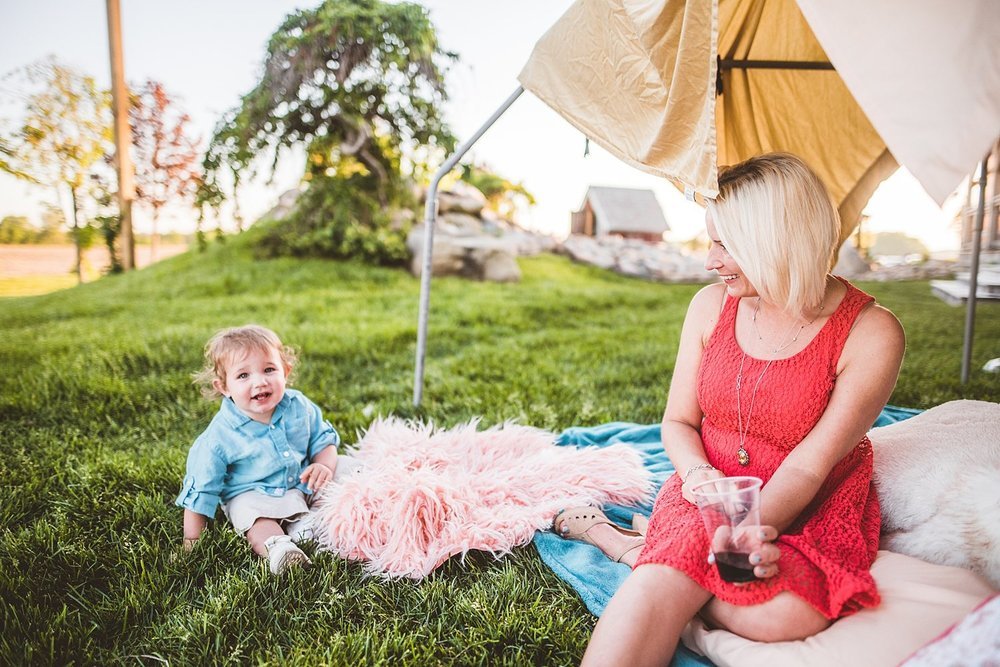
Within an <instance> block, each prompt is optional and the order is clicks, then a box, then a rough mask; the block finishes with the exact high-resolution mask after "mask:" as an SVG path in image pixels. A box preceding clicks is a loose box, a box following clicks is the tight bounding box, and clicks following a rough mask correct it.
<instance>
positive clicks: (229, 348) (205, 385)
mask: <svg viewBox="0 0 1000 667" xmlns="http://www.w3.org/2000/svg"><path fill="white" fill-rule="evenodd" d="M248 350H259V351H262V352H270V351H271V350H276V351H277V352H278V355H279V357H280V358H281V363H282V365H283V366H284V367H285V371H286V372H288V373H289V378H288V384H291V372H292V369H294V368H295V364H296V362H297V361H298V357H297V356H296V354H295V350H294V349H292V348H291V347H289V346H287V345H284V344H283V343H282V342H281V339H280V338H278V334H276V333H274V332H273V331H271V330H270V329H268V328H267V327H262V326H260V325H257V324H248V325H246V326H242V327H233V328H231V329H222V330H221V331H217V332H216V333H215V335H214V336H212V337H211V338H210V339H209V340H208V343H206V344H205V366H204V367H203V368H202V369H201V370H200V371H198V372H197V373H195V374H194V383H195V384H197V385H200V386H201V395H202V396H204V397H205V398H208V399H215V398H218V397H219V396H221V395H222V394H221V393H220V392H219V390H218V389H216V388H215V384H214V381H215V380H219V381H221V382H222V384H223V386H224V385H225V384H226V367H227V365H228V364H230V363H232V361H233V358H234V357H235V356H236V354H237V353H239V352H246V351H248Z"/></svg>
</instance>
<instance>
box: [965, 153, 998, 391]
mask: <svg viewBox="0 0 1000 667" xmlns="http://www.w3.org/2000/svg"><path fill="white" fill-rule="evenodd" d="M992 152H993V151H992V150H990V151H989V152H987V153H986V156H985V157H983V162H982V165H981V166H980V168H979V206H978V208H977V209H976V220H975V222H974V223H973V224H972V257H971V258H970V260H969V301H968V303H967V304H966V306H965V336H964V337H963V339H962V377H961V381H962V384H965V383H966V382H968V381H969V365H970V361H971V359H972V332H973V329H974V328H975V325H976V292H977V290H978V289H979V251H980V249H981V246H982V236H983V218H984V217H985V214H986V176H987V169H988V165H989V162H990V154H991V153H992Z"/></svg>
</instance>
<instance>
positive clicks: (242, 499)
mask: <svg viewBox="0 0 1000 667" xmlns="http://www.w3.org/2000/svg"><path fill="white" fill-rule="evenodd" d="M222 511H223V512H224V513H225V515H226V518H227V519H229V523H231V524H233V530H235V531H236V532H237V533H239V534H240V535H243V534H245V533H246V532H247V531H248V530H250V527H251V526H253V524H254V521H256V520H257V519H274V520H275V521H277V522H278V523H281V524H284V523H288V522H291V521H295V520H296V519H301V518H302V517H304V516H305V515H306V514H308V513H309V504H308V503H307V502H306V495H305V494H304V493H302V492H301V491H299V490H298V489H290V490H288V491H286V492H285V495H283V496H269V495H267V494H266V493H261V492H260V491H257V490H253V491H247V492H246V493H241V494H240V495H238V496H236V497H234V498H231V499H230V500H229V502H228V503H223V504H222Z"/></svg>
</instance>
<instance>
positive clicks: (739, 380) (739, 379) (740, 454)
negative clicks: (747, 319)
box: [736, 350, 774, 466]
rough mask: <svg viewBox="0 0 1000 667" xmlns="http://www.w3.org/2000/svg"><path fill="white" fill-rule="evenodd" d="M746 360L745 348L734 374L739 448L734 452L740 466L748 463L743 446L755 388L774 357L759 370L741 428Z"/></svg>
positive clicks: (747, 431)
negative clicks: (741, 403)
mask: <svg viewBox="0 0 1000 667" xmlns="http://www.w3.org/2000/svg"><path fill="white" fill-rule="evenodd" d="M746 360H747V353H746V350H744V351H743V356H742V357H741V358H740V371H739V373H737V374H736V417H737V419H738V420H739V426H738V428H739V431H738V433H739V436H740V448H739V451H737V452H736V460H737V461H739V462H740V465H741V466H748V465H750V454H748V453H747V450H746V447H745V446H744V445H745V444H746V441H747V434H748V433H750V418H751V417H752V416H753V406H754V403H755V402H756V400H757V388H758V387H760V381H761V380H763V379H764V373H766V372H767V369H768V368H770V367H771V363H772V362H774V359H768V361H767V363H766V364H764V370H762V371H761V372H760V375H759V376H757V382H755V383H754V385H753V392H751V394H750V409H749V410H747V427H746V430H744V429H743V409H742V406H741V405H740V394H741V393H742V389H743V363H744V362H745V361H746Z"/></svg>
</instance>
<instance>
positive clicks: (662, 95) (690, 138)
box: [414, 0, 1000, 405]
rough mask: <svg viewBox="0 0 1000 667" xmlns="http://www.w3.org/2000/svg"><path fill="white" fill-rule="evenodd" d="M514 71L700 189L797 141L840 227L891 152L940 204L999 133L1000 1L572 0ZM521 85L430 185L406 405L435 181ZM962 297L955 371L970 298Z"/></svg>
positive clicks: (617, 150) (612, 145)
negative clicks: (727, 168)
mask: <svg viewBox="0 0 1000 667" xmlns="http://www.w3.org/2000/svg"><path fill="white" fill-rule="evenodd" d="M519 80H520V83H521V84H522V86H523V89H527V90H529V91H530V92H532V93H533V94H535V95H536V96H538V97H539V98H540V99H541V100H543V101H544V102H546V103H547V104H548V105H549V106H551V107H552V108H553V109H554V110H555V111H557V112H558V113H559V114H560V115H562V116H563V117H564V118H565V119H566V120H567V121H568V122H570V123H572V124H573V125H574V126H576V127H577V128H578V129H580V130H581V131H582V132H583V133H584V134H585V135H586V136H588V137H589V138H590V139H592V140H594V141H596V142H597V143H599V144H601V145H602V146H603V147H604V148H605V149H607V150H608V151H609V152H611V153H612V154H614V155H616V156H617V157H619V158H620V159H622V160H624V161H625V162H627V163H629V164H631V165H633V166H635V167H637V168H639V169H642V170H644V171H647V172H650V173H654V174H659V175H661V176H663V177H665V178H668V179H670V180H671V181H673V182H674V183H675V184H677V185H678V187H680V188H682V189H683V190H684V191H685V192H686V193H687V194H688V195H689V196H691V197H692V198H695V199H698V198H702V197H712V196H714V195H715V194H716V193H717V181H716V173H717V166H718V165H719V164H731V163H734V162H738V161H740V160H743V159H746V158H747V157H750V156H752V155H756V154H759V153H762V152H767V151H774V150H784V151H789V152H792V153H796V154H798V155H800V156H801V157H803V158H804V159H805V160H806V161H807V162H808V163H809V164H810V165H811V166H813V168H814V169H816V171H817V172H818V173H819V175H820V177H821V178H823V180H824V181H825V183H826V184H827V187H828V188H829V189H830V191H831V195H832V196H833V197H834V199H835V201H836V204H837V205H838V207H839V210H840V214H841V219H842V224H843V228H842V236H843V237H844V238H846V237H847V235H848V234H849V233H850V231H851V230H852V229H853V228H854V226H855V225H856V224H857V221H858V219H859V216H860V212H861V210H862V209H863V208H864V206H865V204H866V203H867V201H868V199H869V197H870V196H871V194H872V192H874V190H875V188H876V187H877V186H878V184H879V183H880V182H881V181H882V180H883V179H884V178H886V177H887V176H888V175H889V174H891V173H892V171H894V170H895V168H896V167H897V162H898V163H901V164H903V165H905V166H906V167H907V168H908V169H909V170H910V172H911V173H913V175H914V176H915V177H916V178H917V179H918V180H919V181H920V182H921V184H922V185H923V186H924V188H925V189H926V190H927V191H928V193H929V194H930V195H931V196H932V197H933V198H934V199H935V200H936V201H937V202H938V203H939V204H940V203H942V202H943V201H944V199H945V197H947V195H948V194H949V193H950V192H951V191H952V190H954V189H955V187H956V186H958V184H959V183H960V182H961V180H962V179H963V177H964V176H965V175H966V174H967V173H968V172H969V171H970V170H971V169H972V168H973V167H974V166H975V164H976V162H977V161H978V160H980V159H981V158H982V157H983V155H984V154H985V153H986V152H987V151H988V150H989V148H990V147H991V146H992V145H993V144H994V142H995V140H996V138H997V136H998V133H1000V2H997V1H996V0H954V1H953V2H947V3H945V2H938V1H934V0H916V1H914V0H880V1H879V2H878V3H874V4H873V3H862V2H861V0H840V1H839V2H837V3H830V2H821V1H820V0H798V3H796V2H795V0H578V1H577V2H576V3H575V4H574V5H572V6H571V7H570V9H569V10H568V11H567V12H566V14H565V15H564V16H563V17H562V18H561V19H560V20H559V21H558V22H557V23H556V24H555V25H554V26H553V27H552V28H551V29H550V30H549V31H548V32H547V33H546V34H545V35H544V36H543V37H542V38H541V39H540V40H539V42H538V44H537V45H536V47H535V50H534V52H533V53H532V56H531V58H530V59H529V61H528V63H527V64H526V65H525V67H524V69H523V70H522V72H521V75H520V77H519ZM523 89H522V88H518V89H517V90H516V91H515V92H514V93H513V94H512V95H511V97H510V98H508V100H507V101H506V102H505V103H504V104H503V105H502V106H501V107H500V109H498V110H497V112H496V113H495V114H494V115H493V117H491V118H490V119H489V120H488V121H487V123H486V124H484V125H483V127H482V128H480V130H479V131H478V132H477V133H476V134H475V135H474V136H473V137H472V138H471V139H470V140H469V141H467V142H466V143H465V144H464V145H463V146H462V147H460V148H459V150H458V152H457V153H456V154H455V155H453V156H452V157H451V158H450V159H449V160H448V161H447V162H446V164H445V165H444V167H442V169H441V171H439V173H438V175H437V176H435V179H434V181H433V182H432V184H431V190H430V192H429V195H428V200H427V201H428V203H427V208H426V215H425V220H426V223H427V233H426V234H425V236H424V244H425V245H424V271H423V274H422V285H421V300H420V321H419V323H418V335H417V360H416V373H415V377H414V404H416V405H419V404H420V400H421V397H422V393H423V365H424V355H425V348H426V338H427V316H428V314H429V295H430V270H429V265H430V257H431V251H432V243H433V225H434V218H435V208H436V204H435V190H436V186H437V183H438V181H439V180H440V178H441V177H442V176H443V175H444V174H445V173H447V172H448V171H449V170H450V169H451V168H452V167H454V165H455V164H456V163H457V162H458V160H459V159H461V157H462V155H464V153H465V152H466V151H467V150H468V149H469V148H470V147H471V146H472V144H473V143H475V141H476V140H477V139H478V138H479V137H480V136H481V135H482V134H483V133H484V132H485V131H486V130H487V129H488V128H489V126H490V125H492V123H493V122H494V121H495V120H496V119H497V118H498V117H499V116H500V115H501V114H502V113H503V112H504V111H505V110H506V109H507V108H508V107H509V106H510V105H511V104H512V103H513V102H514V101H515V100H516V99H517V97H518V96H519V95H520V94H521V92H522V90H523ZM981 224H982V215H981V212H980V216H979V226H980V228H981ZM975 236H976V237H978V232H977V234H976V235H975ZM976 252H978V248H977V251H976ZM977 256H978V255H977V254H976V255H974V259H975V258H976V257H977ZM975 268H976V267H974V269H975ZM973 277H975V270H974V271H973ZM972 289H973V290H974V289H975V281H974V280H973V285H972ZM972 294H974V292H972ZM968 307H969V314H970V315H969V316H968V317H967V326H966V350H965V352H964V355H963V380H964V379H965V378H964V374H965V372H966V371H965V369H966V367H967V363H968V362H967V359H968V355H969V354H970V349H969V348H970V346H971V327H972V322H973V316H974V308H975V299H974V298H972V299H970V300H969V306H968Z"/></svg>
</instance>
